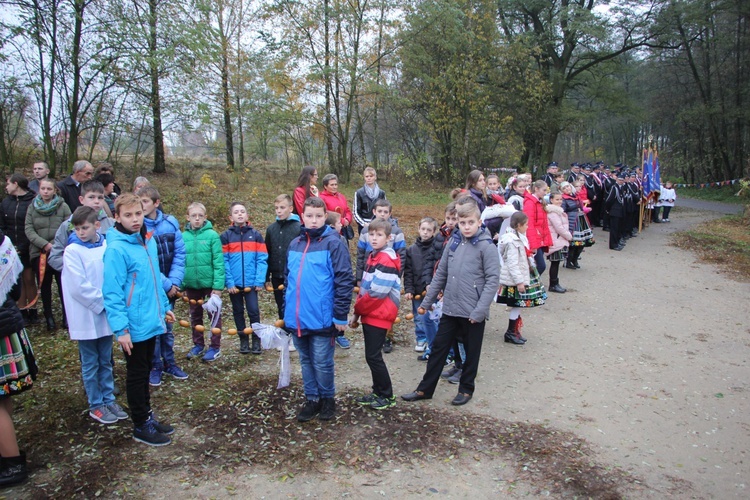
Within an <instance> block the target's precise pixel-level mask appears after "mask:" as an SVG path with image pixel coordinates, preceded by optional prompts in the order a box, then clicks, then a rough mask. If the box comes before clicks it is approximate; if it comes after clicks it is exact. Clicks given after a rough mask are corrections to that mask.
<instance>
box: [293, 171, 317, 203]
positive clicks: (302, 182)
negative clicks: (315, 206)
mask: <svg viewBox="0 0 750 500" xmlns="http://www.w3.org/2000/svg"><path fill="white" fill-rule="evenodd" d="M316 170H317V168H315V167H313V166H312V165H306V166H304V167H302V172H300V174H299V179H297V187H303V188H305V198H309V197H310V179H312V176H313V174H314V173H315V171H316Z"/></svg>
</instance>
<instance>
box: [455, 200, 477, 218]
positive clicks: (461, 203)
mask: <svg viewBox="0 0 750 500" xmlns="http://www.w3.org/2000/svg"><path fill="white" fill-rule="evenodd" d="M456 215H458V217H459V218H462V217H471V216H475V217H479V216H480V213H479V205H477V202H476V201H474V198H470V197H468V196H465V197H462V198H459V199H458V200H456Z"/></svg>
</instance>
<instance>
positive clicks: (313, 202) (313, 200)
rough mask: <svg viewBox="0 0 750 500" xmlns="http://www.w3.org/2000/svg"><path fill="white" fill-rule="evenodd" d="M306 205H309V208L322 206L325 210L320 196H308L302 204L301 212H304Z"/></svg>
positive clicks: (324, 204)
mask: <svg viewBox="0 0 750 500" xmlns="http://www.w3.org/2000/svg"><path fill="white" fill-rule="evenodd" d="M307 207H310V208H322V209H324V210H325V208H326V203H325V202H324V201H323V200H321V199H320V198H318V197H317V196H311V197H309V198H308V199H306V200H305V204H304V205H303V206H302V212H303V213H304V212H305V209H306V208H307Z"/></svg>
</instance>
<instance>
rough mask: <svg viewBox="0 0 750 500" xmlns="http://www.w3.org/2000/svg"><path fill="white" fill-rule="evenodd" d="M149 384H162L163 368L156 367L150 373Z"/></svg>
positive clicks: (157, 385) (154, 385) (155, 385)
mask: <svg viewBox="0 0 750 500" xmlns="http://www.w3.org/2000/svg"><path fill="white" fill-rule="evenodd" d="M148 385H150V386H151V387H159V386H160V385H161V368H154V369H153V370H151V373H149V375H148Z"/></svg>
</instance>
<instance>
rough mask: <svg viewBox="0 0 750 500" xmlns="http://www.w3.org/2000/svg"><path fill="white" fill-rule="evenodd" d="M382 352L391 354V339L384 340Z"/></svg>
mask: <svg viewBox="0 0 750 500" xmlns="http://www.w3.org/2000/svg"><path fill="white" fill-rule="evenodd" d="M383 352H384V353H386V354H388V353H389V352H393V343H392V342H391V339H385V342H384V343H383Z"/></svg>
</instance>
